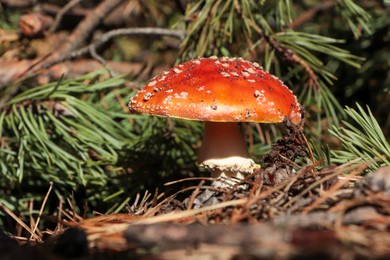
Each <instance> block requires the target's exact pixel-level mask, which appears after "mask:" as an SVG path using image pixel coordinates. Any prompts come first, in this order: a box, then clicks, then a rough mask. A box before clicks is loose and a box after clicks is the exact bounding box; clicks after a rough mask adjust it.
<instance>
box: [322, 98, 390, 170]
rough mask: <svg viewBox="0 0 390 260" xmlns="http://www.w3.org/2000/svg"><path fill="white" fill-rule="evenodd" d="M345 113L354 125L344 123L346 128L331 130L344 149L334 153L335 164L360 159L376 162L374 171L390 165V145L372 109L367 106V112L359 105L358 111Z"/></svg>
mask: <svg viewBox="0 0 390 260" xmlns="http://www.w3.org/2000/svg"><path fill="white" fill-rule="evenodd" d="M345 111H346V113H347V115H348V117H349V118H350V119H352V120H353V121H354V124H352V123H349V122H347V121H344V124H345V127H333V128H332V129H331V130H329V131H330V133H332V134H333V135H334V136H335V137H337V138H338V139H339V140H340V142H341V146H342V148H343V149H342V150H336V151H332V159H333V162H335V163H340V164H342V163H344V162H348V161H351V160H353V159H355V158H356V157H359V158H362V159H363V160H365V161H374V163H373V164H372V166H371V168H372V169H376V168H379V167H381V166H384V165H387V166H388V165H390V143H389V142H388V141H387V140H386V138H385V136H384V134H383V132H382V130H381V128H380V126H379V124H378V122H377V121H376V119H375V117H374V116H373V114H372V113H371V110H370V108H369V107H368V106H367V112H366V111H365V110H364V109H363V108H362V107H361V106H360V105H359V104H357V110H355V109H352V108H349V107H347V108H346V109H345Z"/></svg>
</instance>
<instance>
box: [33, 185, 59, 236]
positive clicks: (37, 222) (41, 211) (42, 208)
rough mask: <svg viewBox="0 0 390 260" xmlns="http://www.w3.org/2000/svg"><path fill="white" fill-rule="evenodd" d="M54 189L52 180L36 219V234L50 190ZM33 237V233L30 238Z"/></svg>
mask: <svg viewBox="0 0 390 260" xmlns="http://www.w3.org/2000/svg"><path fill="white" fill-rule="evenodd" d="M52 189H53V182H52V181H51V182H50V187H49V190H48V191H47V193H46V196H45V198H44V199H43V203H42V206H41V209H40V210H39V214H38V218H37V221H36V223H35V226H34V229H33V233H34V234H35V231H36V230H37V228H38V225H39V221H40V220H41V216H42V213H43V210H44V208H45V205H46V202H47V199H48V198H49V195H50V192H51V190H52ZM32 238H33V235H32V234H31V237H30V239H32Z"/></svg>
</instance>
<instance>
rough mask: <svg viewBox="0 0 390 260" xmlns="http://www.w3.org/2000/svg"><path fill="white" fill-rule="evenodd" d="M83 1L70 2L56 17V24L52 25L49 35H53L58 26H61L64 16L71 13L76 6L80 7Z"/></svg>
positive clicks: (73, 0)
mask: <svg viewBox="0 0 390 260" xmlns="http://www.w3.org/2000/svg"><path fill="white" fill-rule="evenodd" d="M81 1H83V0H72V1H70V2H68V3H67V4H66V5H65V6H64V7H63V8H62V9H61V10H60V11H59V12H58V13H57V15H56V18H55V20H54V22H53V23H52V25H51V26H50V28H49V30H48V32H49V33H53V32H55V31H56V30H57V28H58V25H59V24H60V22H61V20H62V18H63V16H64V15H65V14H66V13H67V12H69V10H71V9H72V8H73V7H74V6H76V5H78V4H79V3H80V2H81Z"/></svg>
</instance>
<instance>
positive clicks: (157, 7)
mask: <svg viewBox="0 0 390 260" xmlns="http://www.w3.org/2000/svg"><path fill="white" fill-rule="evenodd" d="M146 2H147V3H143V4H142V5H141V7H142V8H143V10H142V11H143V13H144V16H143V17H142V19H140V20H139V21H138V22H139V26H151V25H154V26H158V27H163V28H172V27H174V28H178V29H182V30H185V31H186V32H187V36H186V38H185V39H184V40H183V42H181V44H180V47H179V48H178V49H176V50H174V59H173V60H176V63H179V62H181V61H184V60H187V59H190V58H194V57H198V56H211V55H218V56H241V57H243V58H246V59H249V60H252V61H256V62H258V63H260V64H261V65H262V66H263V67H264V68H265V69H266V70H268V71H270V72H271V73H273V74H275V75H277V76H278V77H279V78H281V79H282V80H283V81H284V82H285V83H286V84H287V85H288V86H290V88H291V89H292V90H293V91H294V92H295V93H296V94H297V95H298V98H299V100H300V102H301V103H302V104H303V105H305V107H306V110H307V114H306V116H307V117H306V128H305V134H306V135H307V137H308V138H309V139H310V142H311V143H312V146H313V147H312V149H313V150H314V153H315V159H321V158H328V160H325V163H343V162H346V161H348V160H352V159H354V158H356V157H362V158H363V159H365V160H370V159H372V158H373V157H375V156H384V157H383V158H384V159H383V160H381V161H379V162H378V163H377V164H376V165H375V166H374V167H379V166H380V165H384V164H387V165H388V164H389V161H390V159H389V153H390V150H389V143H388V137H389V129H390V118H389V113H388V109H389V103H390V99H389V88H390V87H389V85H390V84H389V82H390V77H389V62H390V53H389V45H388V42H389V38H390V33H389V28H390V7H389V5H388V3H387V4H386V3H385V2H383V1H379V0H378V1H367V0H366V1H363V0H362V1H351V0H338V1H330V2H327V1H325V2H323V1H312V0H301V1H290V0H277V1H266V0H263V1H249V0H239V1H237V0H213V1H210V0H202V1H188V2H187V1H184V2H185V4H184V5H183V6H179V5H177V4H175V2H174V1H167V2H166V3H165V4H164V5H163V8H161V2H160V1H146ZM328 5H329V6H328ZM321 8H322V9H321ZM308 10H317V12H316V14H315V15H314V16H313V17H311V18H309V19H307V20H304V21H303V22H301V23H294V22H296V21H297V20H298V18H302V16H301V15H302V14H304V13H306V12H307V11H308ZM0 11H1V12H3V14H4V15H6V16H8V17H11V18H12V19H4V18H2V20H0V23H2V27H3V28H12V27H15V26H16V21H17V19H15V17H17V16H18V15H19V14H18V13H17V12H12V11H11V12H10V10H8V11H7V13H5V11H4V10H0ZM6 16H3V17H6ZM130 40H131V38H130ZM167 40H168V39H166V38H160V39H154V40H153V43H152V44H151V45H148V44H143V45H142V46H143V48H144V49H143V51H144V52H143V54H142V55H144V56H149V57H153V58H154V60H155V63H156V64H157V63H161V62H162V63H166V64H167V67H170V66H172V65H173V64H172V58H166V56H168V55H166V52H164V50H161V48H162V47H161V46H166V44H165V42H166V41H167ZM123 41H124V42H125V43H126V39H125V40H124V39H120V40H118V41H117V42H115V44H116V45H114V46H116V47H117V49H116V51H115V54H114V57H115V59H118V58H124V57H126V59H129V60H132V59H142V58H145V57H140V56H136V55H135V54H134V56H132V54H131V53H130V54H129V53H128V52H127V51H126V49H125V48H124V47H123V46H126V45H125V44H123ZM139 41H140V42H142V41H143V40H142V39H141V40H139ZM144 41H147V40H144ZM148 41H150V40H148ZM149 47H150V49H148V48H149ZM110 52H113V51H112V50H110ZM168 53H171V52H168ZM160 54H161V55H160ZM162 54H165V55H162ZM164 57H165V59H164ZM130 81H132V82H133V83H135V84H136V85H137V86H139V87H141V86H142V84H143V83H144V82H139V80H138V79H137V78H134V77H133V78H126V77H116V78H109V77H108V76H107V73H104V71H97V72H91V73H90V74H87V75H85V76H83V77H81V78H78V79H67V78H66V75H65V77H64V78H63V79H61V80H59V81H58V82H53V83H50V84H47V85H43V86H37V85H34V84H32V83H31V82H32V81H29V80H27V81H23V82H17V83H14V85H12V86H7V87H5V88H2V89H0V95H5V94H6V93H8V92H6V91H8V90H9V89H12V88H17V89H18V91H17V92H16V94H15V95H13V96H12V97H11V98H10V99H9V100H8V102H7V103H6V104H5V105H3V106H2V107H1V108H0V202H1V203H3V204H4V205H5V206H7V207H8V208H9V209H11V210H12V211H13V212H15V213H16V214H17V215H19V216H26V218H27V216H28V215H29V214H30V209H29V202H30V201H34V203H38V204H39V203H41V201H42V200H43V197H44V196H45V194H46V192H47V190H48V188H49V183H50V182H51V181H52V182H53V183H54V186H53V191H54V193H55V196H54V195H51V196H50V198H49V203H48V206H47V207H46V209H45V214H49V215H51V214H55V213H56V212H57V207H58V205H59V201H60V200H62V201H69V202H70V204H72V203H73V202H72V201H74V203H75V204H76V210H77V211H78V212H79V213H80V214H83V212H86V213H87V215H88V214H91V213H92V211H93V210H96V211H99V212H102V213H112V212H119V211H126V210H125V207H126V205H128V204H131V202H132V201H133V200H134V197H135V195H136V194H137V193H139V192H143V191H145V190H149V191H151V192H153V191H154V189H155V188H159V189H160V191H161V190H163V191H164V192H167V193H169V192H170V190H169V189H176V190H177V189H178V187H177V186H174V187H170V188H167V187H164V186H163V183H165V182H167V181H170V180H176V179H179V178H183V177H188V176H199V175H200V174H203V173H202V172H200V170H199V169H198V168H197V166H196V163H195V161H196V155H195V149H196V148H197V147H198V146H199V143H200V140H201V135H202V124H201V123H199V122H190V121H180V120H172V119H164V118H153V117H148V116H139V115H131V114H129V113H128V112H127V111H126V110H125V109H124V108H123V106H121V102H120V101H121V100H123V101H125V102H127V101H128V99H129V97H131V96H132V95H133V94H134V93H135V91H136V90H137V89H136V88H134V87H133V86H134V84H133V85H129V84H127V83H128V82H130ZM356 103H359V104H361V107H365V106H366V105H368V106H369V107H370V108H371V110H368V109H366V110H365V109H362V108H361V107H359V106H356ZM345 105H348V106H349V107H351V108H347V110H346V111H345V110H344V109H343V107H344V106H345ZM354 107H357V108H358V109H357V110H354V109H353V108H354ZM343 120H344V121H343ZM341 121H343V122H344V123H341V125H339V124H340V122H341ZM344 125H345V127H343V126H344ZM329 128H332V131H333V133H334V136H336V139H335V138H334V137H332V136H331V134H330V133H329V131H328V129H329ZM279 130H280V129H279V127H277V126H260V125H256V124H250V125H247V126H246V134H247V135H248V136H250V137H251V138H249V139H250V140H251V141H250V147H251V150H250V152H251V153H252V155H253V156H254V157H255V158H256V159H259V157H260V156H261V155H262V154H264V153H266V152H267V149H268V148H269V145H270V143H271V142H273V141H275V139H276V138H277V137H279V136H280V131H279ZM363 136H364V138H362V137H363ZM308 160H309V159H305V161H308ZM38 209H39V207H38V206H35V207H34V210H33V213H34V214H36V213H37V211H38ZM0 216H1V221H2V223H0V225H1V226H3V225H4V226H6V227H7V229H8V230H11V231H12V229H13V227H14V226H13V224H12V222H10V219H9V217H8V216H7V215H6V214H5V213H4V212H0ZM43 223H44V222H43Z"/></svg>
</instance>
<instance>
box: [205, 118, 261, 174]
mask: <svg viewBox="0 0 390 260" xmlns="http://www.w3.org/2000/svg"><path fill="white" fill-rule="evenodd" d="M198 162H199V165H200V166H202V167H204V168H207V169H209V170H210V171H211V177H213V178H217V179H218V178H233V177H235V178H238V179H243V178H244V175H245V174H248V173H252V172H253V171H254V170H255V169H258V168H260V166H259V165H257V164H255V162H254V161H253V160H252V159H251V158H250V157H249V153H248V150H247V148H246V143H245V139H244V137H243V135H242V134H241V132H240V130H239V128H238V124H237V123H231V122H206V124H205V130H204V137H203V143H202V146H201V148H200V149H199V153H198Z"/></svg>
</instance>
